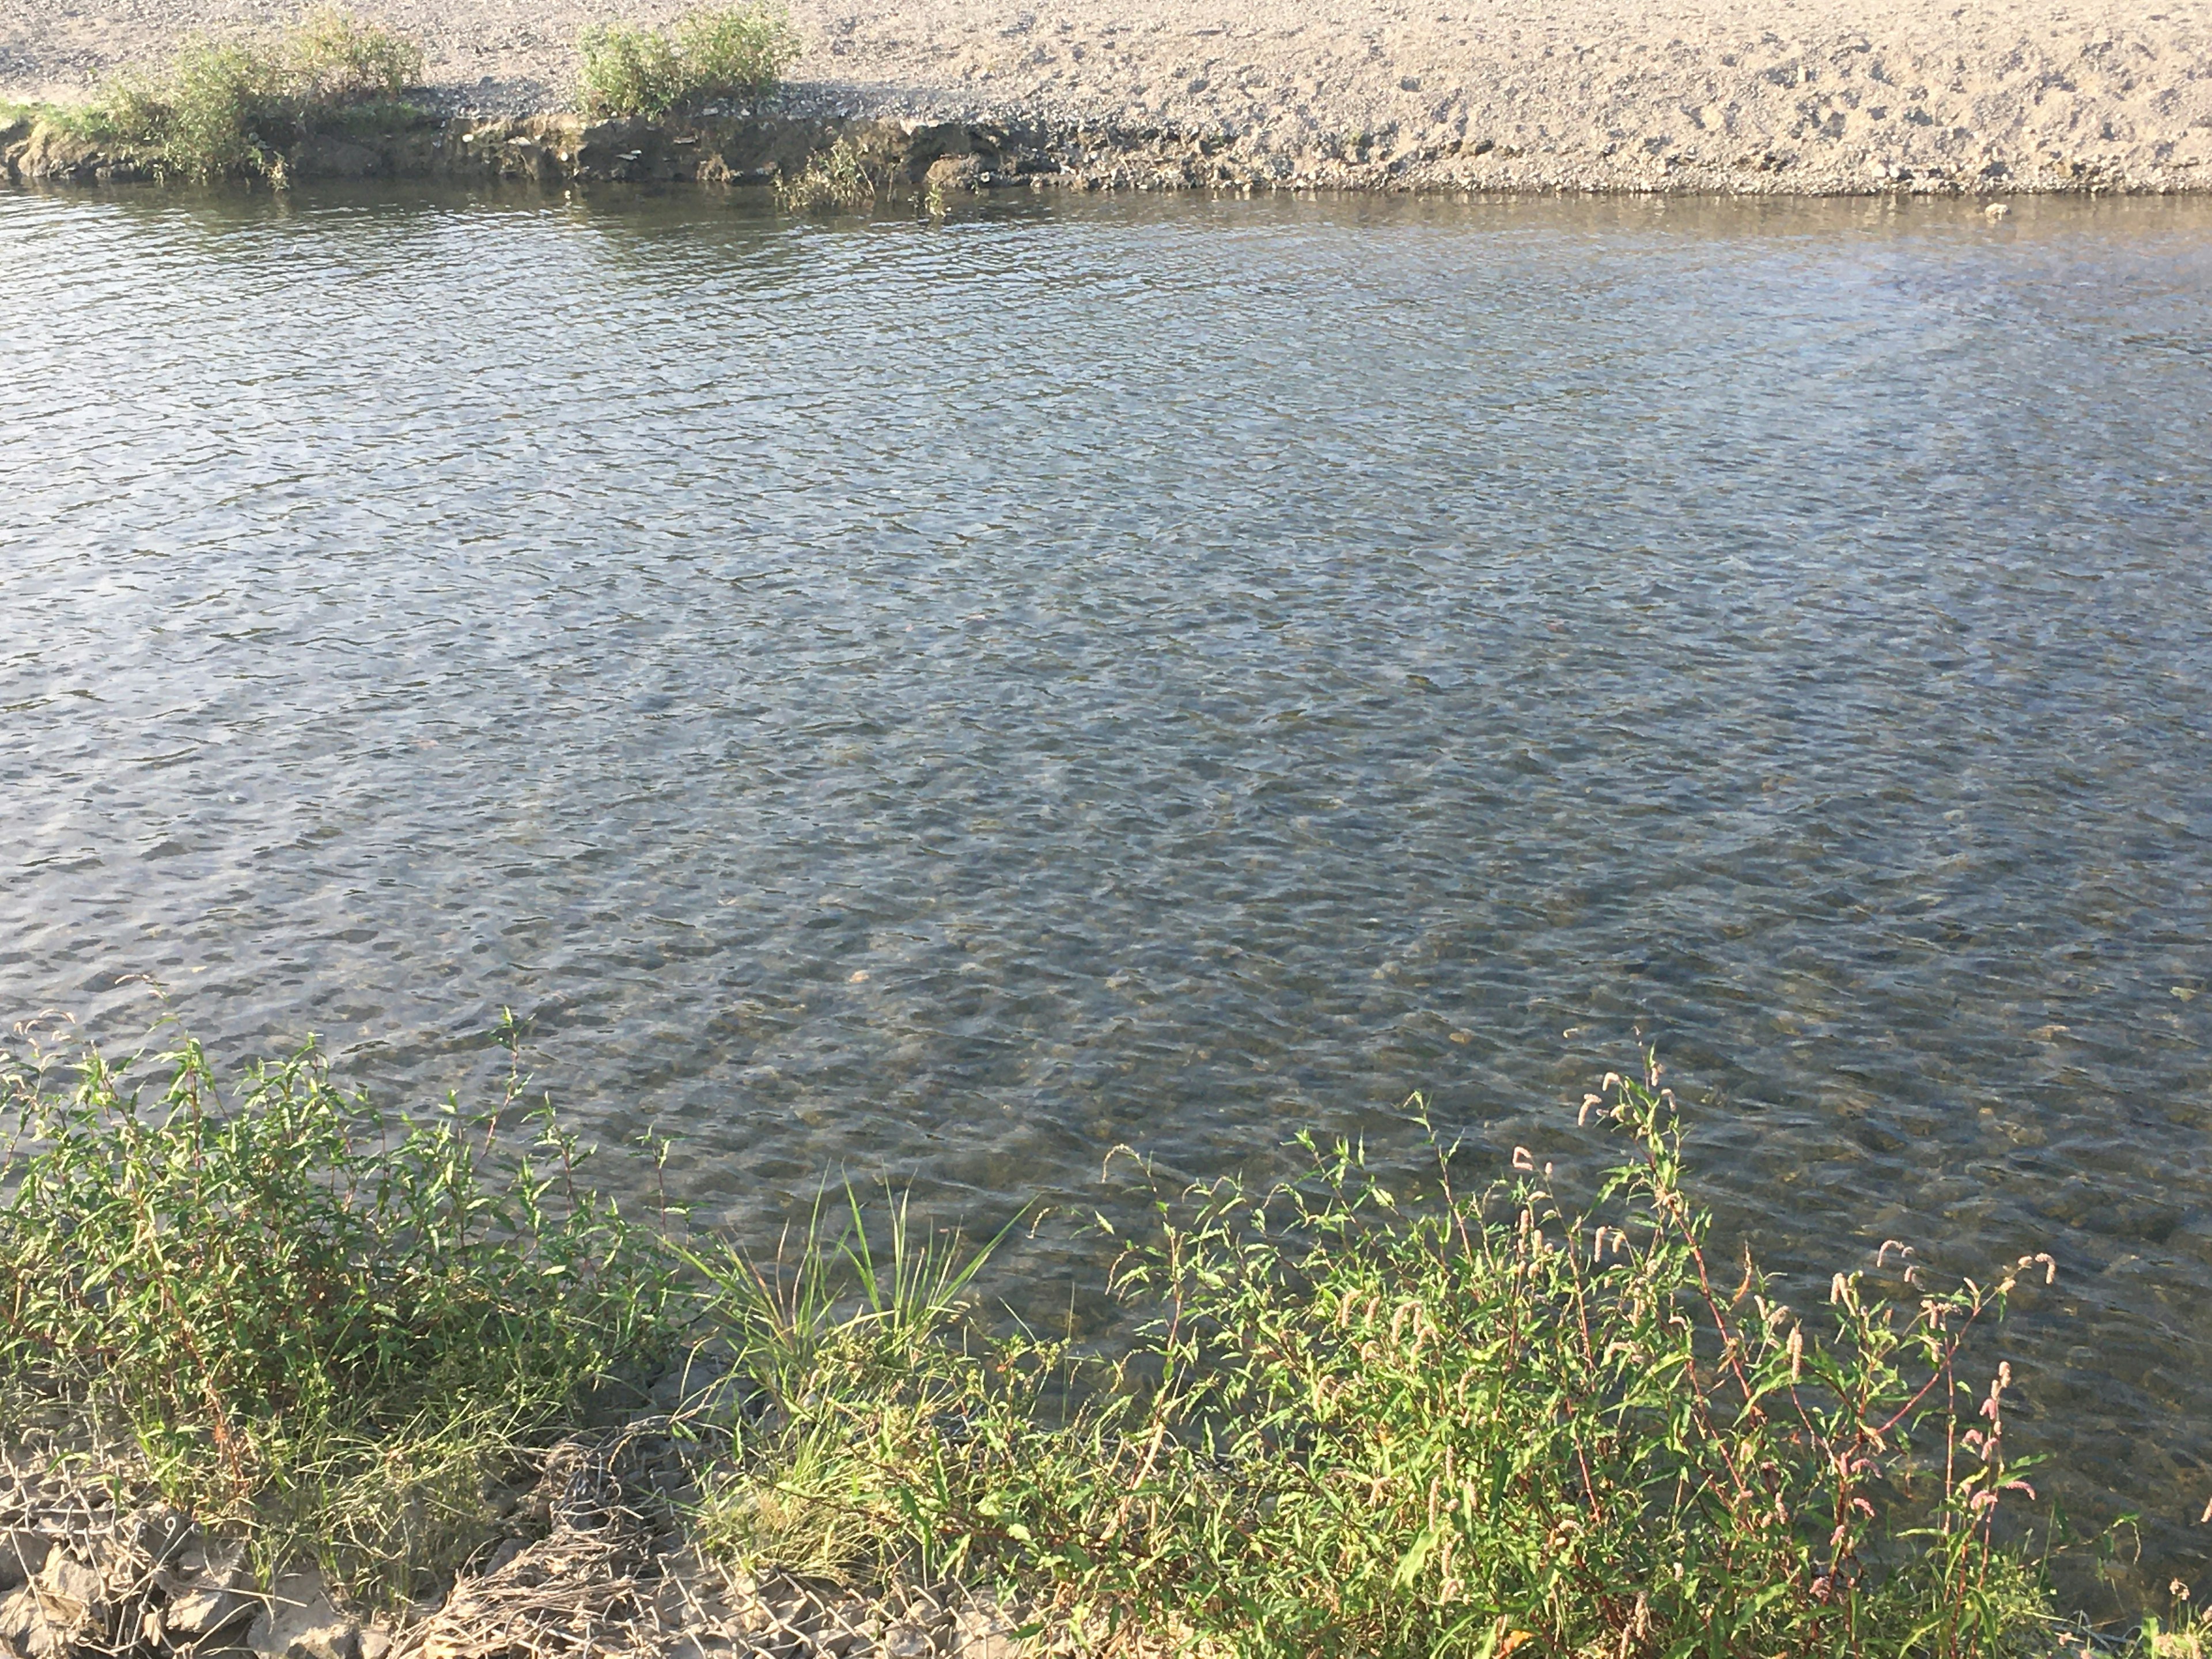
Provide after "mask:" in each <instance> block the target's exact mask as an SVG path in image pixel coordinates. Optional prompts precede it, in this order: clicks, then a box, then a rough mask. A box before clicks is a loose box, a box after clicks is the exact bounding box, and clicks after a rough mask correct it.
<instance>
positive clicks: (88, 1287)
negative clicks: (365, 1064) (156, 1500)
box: [0, 1028, 675, 1577]
mask: <svg viewBox="0 0 2212 1659" xmlns="http://www.w3.org/2000/svg"><path fill="white" fill-rule="evenodd" d="M507 1035H508V1037H509V1040H510V1041H512V1030H511V1028H510V1029H509V1031H508V1033H507ZM75 1070H76V1081H75V1084H74V1086H72V1087H70V1088H69V1089H68V1090H67V1091H49V1090H48V1089H46V1087H45V1083H46V1079H47V1077H48V1076H49V1075H51V1072H52V1067H51V1066H46V1065H45V1064H42V1063H40V1062H38V1061H37V1060H29V1061H25V1060H16V1061H11V1062H10V1063H9V1065H8V1066H7V1068H6V1072H5V1083H6V1085H7V1092H8V1097H9V1100H10V1102H11V1103H12V1106H13V1109H14V1112H15V1115H16V1116H17V1119H18V1127H19V1135H20V1138H19V1139H18V1140H17V1142H16V1143H15V1146H14V1147H13V1148H12V1149H11V1150H9V1152H7V1154H6V1156H5V1158H4V1159H0V1194H4V1195H5V1196H4V1201H0V1384H5V1385H9V1386H12V1387H14V1388H15V1389H25V1388H30V1389H36V1390H38V1391H39V1392H41V1393H44V1394H47V1395H59V1396H60V1397H62V1398H64V1399H66V1400H70V1401H77V1402H79V1404H80V1406H81V1407H82V1410H83V1411H84V1412H85V1413H87V1414H88V1417H90V1418H91V1419H94V1420H95V1421H97V1420H112V1421H115V1422H118V1423H119V1424H120V1425H123V1427H124V1428H125V1430H126V1431H127V1432H128V1433H129V1435H130V1436H131V1438H132V1439H133V1441H134V1442H135V1443H136V1445H137V1448H138V1450H139V1453H140V1456H141V1460H142V1462H143V1466H144V1468H145V1469H146V1471H147V1474H148V1475H149V1478H150V1479H151V1480H153V1481H154V1483H155V1485H157V1486H160V1487H161V1489H162V1491H163V1492H164V1493H165V1494H166V1495H167V1496H168V1497H169V1498H172V1499H173V1501H178V1502H182V1503H185V1504H189V1505H191V1506H192V1507H195V1508H197V1509H198V1510H201V1511H202V1512H203V1513H205V1514H209V1515H211V1516H234V1517H237V1518H240V1519H242V1520H251V1521H252V1522H255V1523H257V1524H258V1525H260V1526H262V1527H263V1528H264V1530H266V1529H268V1528H275V1529H276V1532H275V1534H272V1535H279V1534H281V1535H282V1536H283V1537H287V1538H296V1539H303V1540H307V1541H312V1542H314V1543H315V1544H317V1545H318V1546H319V1547H322V1548H323V1549H324V1551H325V1553H326V1554H328V1555H329V1556H330V1557H331V1559H332V1560H333V1561H334V1563H339V1564H341V1565H343V1564H346V1563H349V1564H350V1565H349V1566H348V1567H347V1570H348V1571H357V1572H366V1573H368V1574H369V1575H370V1576H372V1577H374V1576H375V1575H376V1574H377V1573H378V1572H380V1571H382V1570H384V1569H386V1568H391V1567H394V1566H395V1565H396V1566H397V1567H398V1570H399V1571H400V1572H401V1574H402V1576H404V1574H406V1573H410V1572H414V1571H416V1570H417V1569H419V1568H421V1567H422V1566H423V1565H425V1564H426V1563H435V1562H436V1561H440V1560H445V1559H450V1558H451V1557H452V1556H453V1553H454V1552H455V1550H457V1549H460V1548H462V1547H463V1546H464V1544H465V1542H466V1541H468V1540H467V1539H466V1538H465V1536H464V1534H466V1533H467V1530H468V1528H469V1527H470V1526H471V1525H472V1524H474V1523H475V1522H477V1521H478V1520H479V1519H480V1518H481V1517H480V1516H479V1515H478V1513H477V1511H478V1510H480V1507H481V1504H480V1491H481V1483H482V1480H483V1477H484V1476H485V1475H486V1474H487V1473H488V1472H489V1471H490V1470H492V1469H493V1468H495V1467H496V1466H498V1465H499V1464H500V1463H501V1462H502V1461H507V1460H511V1459H512V1457H513V1455H514V1453H515V1450H516V1449H517V1448H519V1447H520V1446H523V1445H525V1444H526V1443H528V1441H529V1440H530V1438H531V1437H532V1436H533V1435H536V1434H538V1433H540V1432H542V1431H545V1430H547V1429H549V1428H550V1427H551V1426H554V1425H558V1424H561V1423H563V1422H565V1421H568V1420H569V1419H572V1418H573V1417H574V1413H575V1412H576V1411H577V1410H578V1409H579V1407H580V1402H582V1401H585V1400H586V1397H587V1396H589V1395H590V1394H591V1393H592V1390H593V1389H595V1388H596V1387H598V1386H599V1384H600V1383H602V1382H603V1381H604V1380H605V1379H606V1378H608V1377H610V1376H615V1375H617V1374H621V1373H623V1372H625V1371H629V1372H635V1370H637V1369H638V1368H639V1367H640V1366H648V1367H649V1366H650V1364H652V1363H653V1358H654V1356H655V1355H656V1354H658V1353H659V1352H665V1351H666V1350H667V1349H668V1348H670V1347H671V1346H672V1344H673V1341H674V1340H675V1331H674V1309H673V1306H672V1297H673V1295H674V1267H675V1264H674V1262H673V1260H672V1259H671V1257H669V1256H668V1255H666V1253H665V1250H664V1249H663V1247H662V1245H661V1243H660V1241H659V1238H658V1237H655V1236H654V1235H653V1234H652V1233H650V1232H647V1231H643V1230H641V1229H639V1228H638V1227H636V1226H635V1225H633V1224H632V1223H631V1222H629V1220H628V1219H627V1218H625V1217H624V1216H623V1214H622V1213H621V1212H619V1211H618V1210H617V1208H616V1207H615V1206H613V1205H612V1204H611V1202H609V1201H607V1200H605V1199H603V1198H601V1197H600V1196H599V1195H598V1194H595V1193H594V1192H593V1191H592V1189H591V1188H589V1187H588V1186H586V1184H584V1182H582V1181H581V1180H580V1178H579V1176H580V1170H581V1168H582V1165H583V1162H584V1156H585V1154H584V1151H583V1149H582V1148H581V1147H580V1146H579V1145H578V1143H577V1142H576V1141H575V1139H574V1138H573V1137H572V1136H570V1135H568V1133H566V1132H565V1131H563V1130H562V1128H561V1127H559V1125H558V1124H557V1123H556V1121H555V1120H554V1119H553V1117H552V1115H551V1113H550V1107H546V1106H544V1105H540V1106H538V1107H537V1108H535V1109H528V1108H526V1105H525V1103H524V1100H523V1087H524V1084H525V1082H526V1079H523V1078H522V1077H521V1076H520V1073H519V1071H511V1072H510V1075H509V1082H508V1087H507V1091H506V1093H505V1095H504V1097H502V1098H501V1101H500V1102H499V1103H498V1104H497V1106H496V1107H495V1109H492V1110H491V1111H489V1112H488V1113H483V1114H477V1115H471V1114H469V1113H465V1112H463V1111H462V1110H460V1109H459V1107H458V1106H457V1105H456V1104H455V1103H453V1102H452V1101H450V1100H449V1101H448V1102H447V1103H446V1105H445V1106H444V1107H442V1108H441V1109H439V1110H437V1111H436V1112H435V1113H433V1114H431V1115H428V1117H425V1118H423V1119H421V1120H416V1121H410V1120H406V1119H392V1118H378V1117H376V1116H375V1115H373V1114H371V1113H370V1112H369V1111H368V1108H367V1106H366V1103H364V1102H362V1101H361V1100H359V1099H357V1098H349V1097H344V1096H342V1095H341V1094H339V1093H338V1092H337V1091H336V1090H335V1089H333V1088H332V1087H331V1084H330V1081H329V1079H328V1077H327V1074H326V1073H325V1068H324V1066H323V1064H322V1062H321V1060H319V1057H318V1056H317V1055H316V1054H314V1052H313V1050H312V1048H311V1049H308V1050H307V1051H304V1052H302V1053H301V1054H297V1055H295V1056H294V1057H293V1058H292V1059H291V1060H288V1061H286V1062H284V1063H283V1064H282V1065H278V1066H265V1067H258V1068H256V1069H255V1070H253V1071H252V1073H249V1074H248V1076H247V1077H246V1079H245V1080H244V1082H243V1084H242V1085H241V1086H240V1089H239V1090H238V1091H237V1092H236V1094H235V1096H234V1097H232V1098H230V1099H228V1100H226V1099H225V1098H224V1097H223V1095H222V1091H221V1090H220V1089H219V1088H218V1086H217V1083H216V1077H215V1074H214V1073H213V1070H212V1068H211V1067H210V1065H209V1062H208V1060H207V1058H206V1056H205V1054H204V1053H203V1051H202V1050H201V1048H199V1046H198V1045H197V1043H195V1042H191V1041H189V1040H186V1041H184V1042H180V1043H179V1045H178V1046H177V1047H176V1048H174V1049H173V1050H172V1051H171V1052H168V1053H166V1054H160V1055H157V1056H154V1057H152V1058H150V1059H146V1060H134V1061H129V1062H117V1063H111V1062H110V1061H109V1060H106V1058H105V1057H104V1056H102V1055H101V1054H99V1053H98V1052H97V1051H88V1052H87V1053H86V1054H84V1055H83V1056H82V1059H81V1060H78V1061H77V1062H76V1067H75ZM403 1534H406V1535H409V1536H410V1538H411V1541H410V1542H409V1543H408V1544H407V1545H406V1546H405V1547H400V1545H399V1543H398V1540H399V1539H400V1538H401V1536H402V1535H403Z"/></svg>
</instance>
